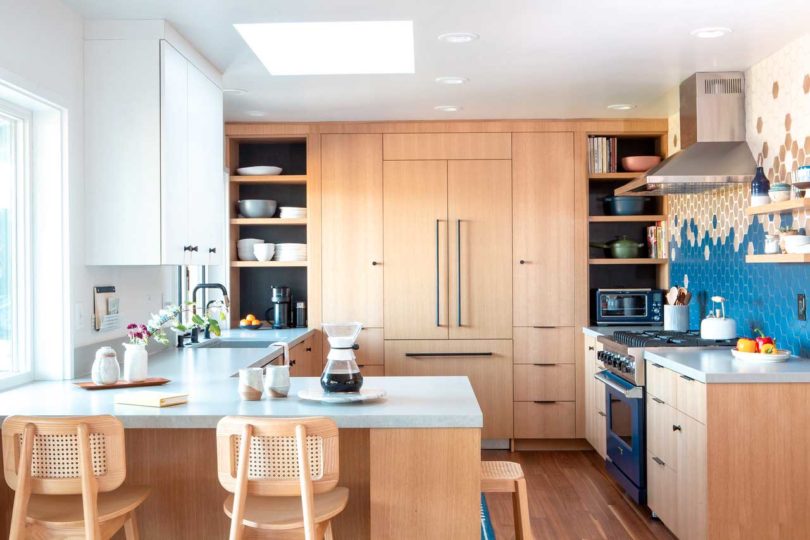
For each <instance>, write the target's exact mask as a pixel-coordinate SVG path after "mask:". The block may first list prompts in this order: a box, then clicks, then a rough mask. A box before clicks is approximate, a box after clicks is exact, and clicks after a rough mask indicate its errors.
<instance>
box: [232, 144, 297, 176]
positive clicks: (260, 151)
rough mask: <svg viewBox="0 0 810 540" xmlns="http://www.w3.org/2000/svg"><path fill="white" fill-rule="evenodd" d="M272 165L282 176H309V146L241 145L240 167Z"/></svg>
mask: <svg viewBox="0 0 810 540" xmlns="http://www.w3.org/2000/svg"><path fill="white" fill-rule="evenodd" d="M258 165H272V166H276V167H281V168H282V169H283V170H282V172H281V174H296V175H298V174H300V175H303V174H307V145H306V143H305V142H303V141H283V142H279V141H272V142H269V141H263V142H254V141H251V142H242V143H240V144H239V167H255V166H258Z"/></svg>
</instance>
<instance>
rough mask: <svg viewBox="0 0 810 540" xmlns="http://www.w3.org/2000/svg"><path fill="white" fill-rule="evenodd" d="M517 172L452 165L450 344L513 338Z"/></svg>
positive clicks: (493, 165) (473, 163)
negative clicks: (514, 187)
mask: <svg viewBox="0 0 810 540" xmlns="http://www.w3.org/2000/svg"><path fill="white" fill-rule="evenodd" d="M511 169H512V165H511V162H510V161H507V160H465V161H450V162H448V166H447V170H448V175H447V179H448V180H447V193H448V195H447V201H448V222H449V224H450V227H449V228H450V231H449V237H450V238H449V242H448V244H449V252H450V254H449V257H448V259H449V266H450V268H449V271H448V273H449V276H450V294H449V302H450V339H509V338H511V337H512V265H511V263H510V260H511V256H512V218H511V214H512V189H511V188H512V182H511V177H512V170H511Z"/></svg>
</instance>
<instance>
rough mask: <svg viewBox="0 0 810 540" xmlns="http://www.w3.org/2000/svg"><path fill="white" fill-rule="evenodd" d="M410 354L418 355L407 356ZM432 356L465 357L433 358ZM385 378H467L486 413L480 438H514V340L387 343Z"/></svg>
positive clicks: (482, 409)
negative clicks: (454, 354) (415, 376)
mask: <svg viewBox="0 0 810 540" xmlns="http://www.w3.org/2000/svg"><path fill="white" fill-rule="evenodd" d="M386 337H387V336H386ZM408 353H410V354H417V355H419V356H407V354H408ZM431 353H433V354H435V353H438V354H440V355H446V354H451V353H462V355H460V356H432V355H431ZM473 353H478V354H477V355H475V354H473ZM471 354H472V355H471ZM466 355H470V356H466ZM385 375H386V376H389V377H390V376H403V375H407V376H410V375H421V376H436V375H461V376H466V377H468V378H469V379H470V384H471V385H472V387H473V390H474V391H475V397H476V398H477V399H478V405H479V406H480V407H481V411H482V412H483V414H484V430H483V432H482V433H481V437H482V438H484V439H510V438H512V341H511V340H506V339H499V340H458V341H457V340H444V341H441V340H433V341H429V340H420V341H388V340H386V342H385ZM572 418H573V417H572Z"/></svg>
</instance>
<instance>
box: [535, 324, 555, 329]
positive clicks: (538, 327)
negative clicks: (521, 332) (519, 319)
mask: <svg viewBox="0 0 810 540" xmlns="http://www.w3.org/2000/svg"><path fill="white" fill-rule="evenodd" d="M532 328H536V329H538V330H543V329H545V330H551V329H554V328H557V327H556V326H547V325H543V326H532Z"/></svg>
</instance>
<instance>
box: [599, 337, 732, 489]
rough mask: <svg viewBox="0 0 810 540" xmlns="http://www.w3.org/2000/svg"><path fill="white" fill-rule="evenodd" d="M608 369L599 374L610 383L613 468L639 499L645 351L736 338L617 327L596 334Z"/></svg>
mask: <svg viewBox="0 0 810 540" xmlns="http://www.w3.org/2000/svg"><path fill="white" fill-rule="evenodd" d="M597 341H599V342H600V343H601V344H602V350H601V351H599V353H598V355H597V358H599V360H600V361H602V362H603V363H604V365H605V369H604V370H603V371H600V372H598V373H596V374H595V375H594V377H596V379H597V380H599V381H600V382H602V383H604V385H605V410H606V411H607V459H606V460H605V466H606V468H607V470H608V472H609V473H610V474H611V476H613V478H615V479H616V481H617V482H618V483H619V484H621V486H622V487H623V488H624V490H625V491H626V492H627V494H628V495H629V496H630V497H631V498H632V499H633V500H635V501H636V502H637V503H639V504H644V503H645V502H646V498H647V492H646V485H647V479H646V470H645V463H646V460H645V452H646V444H645V431H646V417H645V406H644V400H645V392H644V385H645V376H644V371H645V370H644V351H645V350H646V349H655V348H659V347H681V348H684V347H689V348H695V347H721V346H722V347H733V346H734V343H735V342H736V340H707V339H701V338H700V335H699V334H698V332H670V331H665V330H660V329H649V330H639V331H616V332H614V333H613V335H612V336H600V337H598V338H597Z"/></svg>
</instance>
